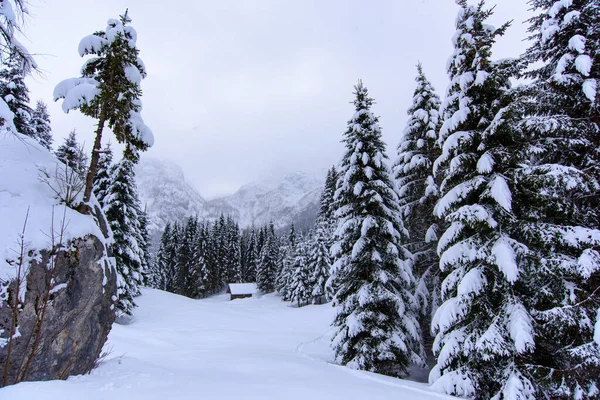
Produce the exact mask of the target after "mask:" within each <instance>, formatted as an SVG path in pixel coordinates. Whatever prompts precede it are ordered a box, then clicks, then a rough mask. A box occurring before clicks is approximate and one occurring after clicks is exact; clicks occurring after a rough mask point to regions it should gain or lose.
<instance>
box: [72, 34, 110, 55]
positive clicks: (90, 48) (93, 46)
mask: <svg viewBox="0 0 600 400" xmlns="http://www.w3.org/2000/svg"><path fill="white" fill-rule="evenodd" d="M107 44H108V41H107V40H106V39H105V38H103V37H101V36H98V35H88V36H86V37H84V38H83V39H81V41H80V42H79V46H78V47H77V51H79V55H80V56H81V57H83V56H85V55H86V54H95V53H97V52H99V51H100V49H101V48H102V47H103V46H106V45H107Z"/></svg>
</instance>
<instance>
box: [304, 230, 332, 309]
mask: <svg viewBox="0 0 600 400" xmlns="http://www.w3.org/2000/svg"><path fill="white" fill-rule="evenodd" d="M326 231H327V226H326V222H325V221H322V222H321V223H320V224H318V225H317V227H316V232H315V236H314V241H313V243H311V249H312V250H311V252H310V258H309V260H308V266H309V267H308V269H309V271H311V279H310V282H311V284H312V290H311V296H312V300H313V302H314V303H318V304H321V303H322V302H323V300H324V299H325V298H326V294H327V293H326V289H325V284H326V283H327V279H329V270H330V269H331V260H330V258H329V247H328V246H327V237H326Z"/></svg>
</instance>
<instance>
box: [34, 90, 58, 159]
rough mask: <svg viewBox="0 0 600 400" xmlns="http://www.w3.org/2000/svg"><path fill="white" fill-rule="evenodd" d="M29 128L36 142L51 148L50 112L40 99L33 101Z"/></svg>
mask: <svg viewBox="0 0 600 400" xmlns="http://www.w3.org/2000/svg"><path fill="white" fill-rule="evenodd" d="M31 129H32V130H33V132H34V137H35V138H36V139H37V141H38V142H40V144H41V145H42V146H44V147H45V148H47V149H48V150H52V142H53V141H54V139H53V138H52V127H51V126H50V114H49V113H48V107H47V106H46V103H44V102H43V101H42V100H38V101H37V102H36V103H35V108H34V109H33V112H32V114H31Z"/></svg>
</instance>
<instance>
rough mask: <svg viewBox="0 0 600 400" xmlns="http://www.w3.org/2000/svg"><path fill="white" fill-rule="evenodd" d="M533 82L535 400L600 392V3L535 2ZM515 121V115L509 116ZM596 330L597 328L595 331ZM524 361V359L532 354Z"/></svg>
mask: <svg viewBox="0 0 600 400" xmlns="http://www.w3.org/2000/svg"><path fill="white" fill-rule="evenodd" d="M530 3H531V5H532V8H533V10H534V11H536V12H538V15H537V16H535V17H534V18H532V19H531V21H530V22H531V26H530V33H531V34H532V36H531V38H530V39H531V40H532V43H533V45H532V47H531V48H530V49H529V50H528V52H527V53H526V54H525V55H524V56H523V60H524V61H525V62H527V63H528V64H529V66H530V69H529V72H528V73H527V76H528V77H529V78H531V79H532V80H533V82H532V83H530V84H528V85H527V86H525V88H524V89H523V90H521V91H520V95H521V98H519V100H518V101H517V102H516V106H515V108H517V109H518V111H519V112H522V113H523V114H524V116H523V117H522V118H520V119H518V120H517V119H516V123H514V124H513V126H516V127H517V128H518V129H520V130H521V132H522V136H523V138H524V140H521V141H520V143H519V144H520V146H519V157H520V160H525V162H523V163H522V164H520V165H519V167H518V168H517V169H516V172H515V176H514V180H515V182H516V184H517V185H518V188H519V189H520V191H519V192H517V193H514V192H513V193H512V197H513V204H514V203H515V200H516V201H518V204H515V205H514V207H513V209H514V212H515V214H517V217H518V220H519V221H520V222H521V224H519V226H518V233H519V237H520V240H521V241H522V243H523V244H522V246H521V251H520V253H521V254H520V257H519V258H518V261H519V267H520V271H521V273H520V279H519V283H520V286H522V289H521V290H522V291H523V292H525V293H526V294H527V304H526V307H527V310H528V312H529V315H528V317H529V319H530V325H531V332H532V334H531V335H532V337H533V340H534V343H533V345H532V347H533V349H531V351H530V352H529V354H527V360H526V361H525V362H524V363H525V369H526V373H527V376H526V378H527V380H528V386H529V389H530V390H529V391H530V397H529V398H534V397H535V398H553V399H559V398H597V397H598V396H599V394H600V393H599V390H600V389H599V388H600V378H599V376H598V370H599V369H600V361H599V360H600V349H599V347H598V341H594V334H595V332H594V327H593V325H594V324H593V321H594V320H595V319H596V318H598V309H599V307H600V297H599V294H598V287H599V286H600V272H599V270H600V253H599V251H598V248H599V246H600V231H599V228H600V226H599V224H600V222H599V221H600V215H599V210H600V204H599V202H600V193H599V192H600V190H599V188H600V174H599V171H600V164H599V161H600V160H599V153H598V151H597V149H598V148H599V146H600V136H599V135H598V131H599V124H600V118H599V115H600V113H599V110H600V108H599V105H598V99H599V97H598V94H599V93H598V90H599V86H598V80H599V79H600V59H599V58H598V54H600V53H599V47H600V42H599V39H600V29H599V28H598V27H599V26H600V7H599V6H598V2H597V1H589V0H575V1H570V2H567V1H556V0H532V1H531V2H530ZM504 119H506V118H504ZM596 333H597V332H596ZM523 358H524V357H523Z"/></svg>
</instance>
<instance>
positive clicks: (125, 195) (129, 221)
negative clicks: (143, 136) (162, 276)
mask: <svg viewBox="0 0 600 400" xmlns="http://www.w3.org/2000/svg"><path fill="white" fill-rule="evenodd" d="M103 210H104V213H105V214H106V218H107V220H108V222H109V225H110V227H111V230H112V232H113V237H114V243H113V246H112V247H113V254H114V257H115V261H116V267H117V273H118V276H119V280H118V281H119V282H118V283H119V285H118V294H117V296H118V299H117V308H118V310H119V311H120V312H121V313H122V314H126V315H131V314H132V312H133V308H134V307H135V303H134V301H133V298H134V297H135V296H138V295H139V294H140V289H139V288H140V286H141V285H142V284H143V274H144V273H145V269H146V264H145V256H144V253H143V250H142V249H143V247H144V245H143V238H142V233H141V228H140V220H139V215H140V212H141V209H140V202H139V198H138V195H137V189H136V185H135V171H134V164H133V162H132V161H131V160H128V159H125V158H124V159H122V160H121V161H120V162H119V163H117V164H115V166H114V167H113V168H112V170H111V177H110V185H109V188H108V193H107V195H106V197H105V198H104V204H103Z"/></svg>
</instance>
